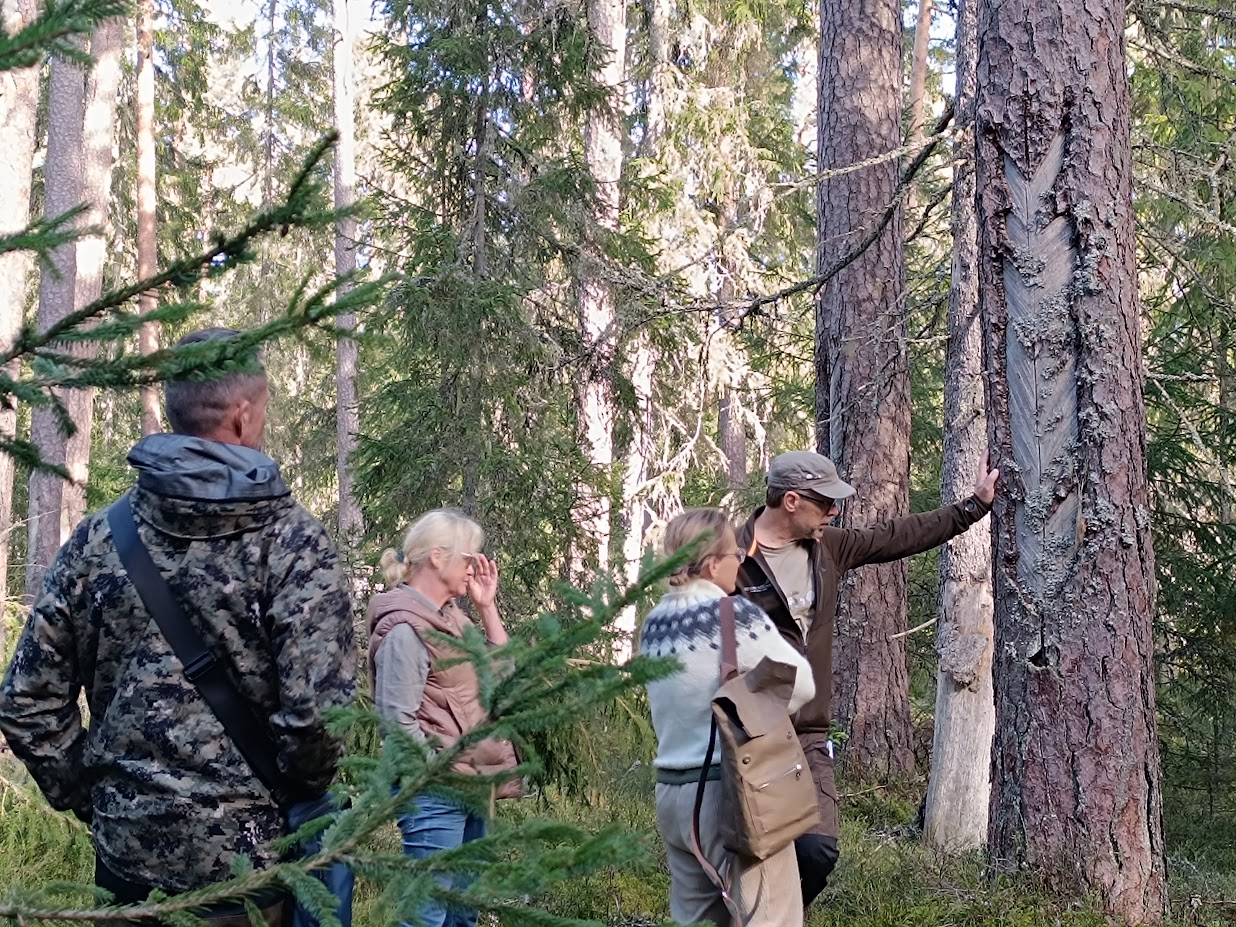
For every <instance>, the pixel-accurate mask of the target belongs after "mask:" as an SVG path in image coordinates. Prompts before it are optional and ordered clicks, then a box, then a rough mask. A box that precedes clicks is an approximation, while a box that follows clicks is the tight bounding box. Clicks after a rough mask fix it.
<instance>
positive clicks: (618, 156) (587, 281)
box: [575, 0, 635, 640]
mask: <svg viewBox="0 0 1236 927" xmlns="http://www.w3.org/2000/svg"><path fill="white" fill-rule="evenodd" d="M588 27H589V30H590V32H591V34H592V36H593V38H594V40H595V41H596V42H597V44H598V45H599V46H600V48H601V49H603V51H602V54H603V55H604V63H603V64H602V65H601V67H600V68H599V69H598V73H597V75H596V77H597V80H598V82H599V83H600V84H601V86H602V87H604V88H605V89H606V93H607V97H608V99H607V100H606V102H605V105H604V107H603V108H601V107H599V108H598V109H596V110H595V111H594V112H593V113H592V114H591V115H589V117H588V123H587V126H586V127H585V131H584V158H585V160H586V162H587V164H588V170H589V172H590V173H591V174H592V179H593V181H594V183H595V184H596V190H597V197H596V210H595V213H594V214H593V217H592V219H593V222H594V224H595V225H596V227H597V233H596V234H597V236H598V237H600V236H602V235H604V234H605V233H606V232H609V231H614V230H616V229H617V228H618V182H619V179H620V177H621V174H622V115H621V114H622V112H623V101H622V78H623V73H624V67H625V62H626V7H625V4H624V2H623V0H589V3H588ZM599 260H600V258H599V256H597V257H592V256H589V255H586V256H585V258H584V260H583V263H582V266H581V267H580V268H579V271H578V273H579V281H578V282H579V316H580V327H581V330H582V332H583V336H584V343H585V345H586V346H587V348H588V350H589V357H590V360H589V363H588V364H587V365H586V368H585V373H584V375H583V382H582V383H581V384H580V389H579V423H580V430H581V432H582V437H583V441H584V448H585V450H586V452H587V454H588V459H589V461H590V462H591V464H592V466H593V467H594V468H595V471H596V472H595V476H596V477H599V478H600V479H601V480H602V482H603V483H608V481H609V478H610V475H611V471H612V469H613V463H614V444H613V428H614V399H613V396H612V394H611V392H610V386H609V381H610V366H611V365H612V363H613V361H614V349H613V334H614V333H613V331H612V329H613V323H614V297H613V294H612V292H611V291H610V288H609V284H608V283H607V282H606V281H605V280H604V279H603V278H602V277H601V275H600V274H599V273H598V271H597V268H596V266H595V265H594V266H589V265H590V263H591V262H592V261H599ZM577 510H578V516H577V519H576V523H577V524H578V525H579V526H580V529H581V531H582V534H583V536H584V537H585V538H587V539H588V542H590V543H591V544H593V545H595V551H596V561H597V566H598V568H599V569H600V570H602V571H604V570H605V569H607V567H608V565H609V543H610V527H609V521H610V501H609V492H608V491H606V490H604V489H603V490H601V491H596V490H588V491H584V492H581V493H580V499H579V502H578V503H577ZM576 559H577V563H576V565H575V567H576V571H577V578H578V577H579V573H581V572H582V569H581V567H582V562H581V561H580V558H578V557H577V558H576ZM627 624H630V625H631V626H630V627H626V625H627ZM615 631H616V632H617V633H618V634H619V635H632V634H633V633H634V631H635V628H634V624H633V622H631V621H628V620H620V622H619V625H618V626H617V627H616V628H615ZM619 639H620V640H621V639H622V638H621V637H620V638H619Z"/></svg>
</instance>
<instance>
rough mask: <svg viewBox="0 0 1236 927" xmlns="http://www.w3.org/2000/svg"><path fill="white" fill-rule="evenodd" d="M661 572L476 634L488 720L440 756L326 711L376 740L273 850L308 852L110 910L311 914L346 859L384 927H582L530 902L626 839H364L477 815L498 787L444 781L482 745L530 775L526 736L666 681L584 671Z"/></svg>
mask: <svg viewBox="0 0 1236 927" xmlns="http://www.w3.org/2000/svg"><path fill="white" fill-rule="evenodd" d="M672 566H673V564H672V563H670V564H667V565H657V566H654V567H652V568H651V569H649V570H648V571H647V572H646V573H645V574H644V575H643V576H642V577H641V579H640V581H639V583H638V584H637V585H636V586H635V587H634V588H632V589H630V590H626V591H624V592H622V593H620V594H613V595H608V594H605V593H598V594H597V595H594V596H575V599H576V601H577V603H578V608H577V610H573V611H572V612H570V613H568V614H567V616H566V619H565V620H564V619H563V618H560V617H557V616H554V615H549V614H546V615H542V616H541V617H540V618H538V620H537V621H536V622H535V625H534V626H533V627H532V628H530V629H529V631H530V633H529V635H528V639H527V640H516V641H513V642H512V643H511V644H510V645H508V646H506V647H503V648H500V649H498V650H492V651H491V650H488V649H487V648H486V647H485V646H484V644H483V642H482V641H481V640H480V637H479V634H473V635H471V636H470V637H469V638H468V639H466V640H465V645H466V649H467V651H468V659H469V660H470V661H471V662H472V664H473V665H474V666H475V668H476V670H477V674H478V677H479V678H480V679H481V680H482V681H483V685H482V687H481V696H482V703H483V705H484V707H485V709H486V712H487V717H488V720H487V721H486V722H485V723H483V724H481V725H479V726H478V727H476V728H474V729H472V730H471V731H469V732H467V733H466V734H465V735H464V736H463V737H461V738H460V739H459V740H458V741H457V742H455V743H454V744H452V745H451V746H450V747H444V748H442V749H441V750H439V751H438V752H436V753H432V752H430V751H428V750H427V749H426V748H425V746H424V745H423V744H421V743H419V742H417V741H414V740H413V739H411V738H410V737H409V736H408V735H407V734H406V733H404V732H403V731H402V729H401V728H399V727H398V726H397V725H393V724H391V723H389V722H385V721H383V720H381V719H380V718H378V717H377V716H376V715H374V714H373V713H372V712H370V711H367V710H365V709H362V708H352V709H348V710H345V711H341V712H339V713H338V714H337V716H336V718H335V720H334V722H333V723H334V724H335V725H336V726H337V727H338V728H348V727H354V726H357V727H371V728H376V729H378V730H380V731H381V732H382V735H383V740H382V743H381V746H380V748H379V749H378V750H377V751H376V753H374V754H369V755H352V756H350V757H348V758H347V760H346V764H347V767H346V770H345V780H346V782H347V785H346V786H344V788H345V790H346V792H347V794H348V797H349V799H350V807H349V808H348V809H347V810H344V811H340V812H337V813H336V814H335V815H334V816H333V818H332V820H330V821H329V822H328V823H326V824H325V825H323V824H322V823H321V822H319V823H317V824H316V825H314V824H311V825H306V827H305V828H303V829H302V830H301V831H300V832H299V833H298V834H297V835H296V836H295V837H290V838H288V839H287V843H288V844H289V845H290V844H291V843H292V842H293V841H294V840H295V839H300V838H303V837H305V836H307V835H308V834H309V833H310V832H318V831H320V832H321V833H322V843H323V847H322V852H321V853H319V854H317V855H316V856H314V857H311V858H309V859H307V860H304V861H290V862H286V863H281V864H278V865H276V866H275V867H273V868H271V869H267V870H263V871H256V872H255V871H247V870H246V869H245V868H244V867H242V868H240V869H238V870H237V871H236V875H235V877H234V878H232V879H231V880H229V881H227V882H225V883H221V884H219V885H215V886H211V887H209V888H205V889H202V890H199V891H196V892H190V893H186V894H184V895H181V896H178V897H176V898H171V899H166V900H165V899H162V898H152V899H150V900H148V901H146V902H144V903H142V904H139V905H133V906H130V907H128V908H124V909H119V910H120V911H123V915H122V916H128V917H132V918H136V917H138V916H155V915H158V916H167V915H171V914H175V915H177V916H178V917H180V918H183V919H185V920H184V922H185V923H186V924H189V923H196V921H195V920H193V919H192V918H191V917H190V915H189V913H188V912H189V910H190V909H191V908H193V907H195V906H201V905H205V904H210V903H214V902H217V901H221V900H223V899H227V898H236V897H240V896H242V895H245V896H247V895H251V894H252V893H254V892H256V891H259V890H260V889H262V888H265V887H270V886H274V885H279V886H283V887H284V888H287V889H289V890H291V891H293V892H294V893H296V894H297V897H299V898H303V899H304V900H305V901H307V902H308V903H310V904H311V905H313V906H321V905H323V904H324V903H325V902H326V901H327V899H325V898H324V897H322V896H321V894H320V886H318V885H317V883H315V882H313V880H311V879H308V878H307V876H306V873H307V872H311V871H312V870H313V869H315V868H317V867H320V866H325V865H328V864H329V863H331V862H333V861H335V860H340V859H346V860H347V861H348V862H349V863H350V864H351V865H353V866H354V868H355V869H356V871H357V873H358V874H359V876H360V877H361V878H362V879H363V880H366V881H368V882H371V883H373V884H374V885H377V886H380V887H381V888H380V891H381V894H380V898H379V900H378V902H377V906H376V910H377V911H378V913H379V916H380V917H381V919H382V921H383V922H384V923H389V924H395V923H397V922H399V921H401V920H405V921H406V920H408V919H410V918H411V917H412V916H413V915H414V912H415V911H416V910H417V909H418V908H419V906H420V905H421V903H423V901H424V900H425V899H426V898H429V897H434V898H438V899H441V900H445V901H447V902H451V903H456V904H465V905H468V906H471V907H476V908H479V909H481V910H483V911H492V912H494V913H500V914H501V915H502V917H503V918H504V919H505V920H506V922H508V923H527V924H561V925H568V924H580V923H584V922H583V921H580V920H579V919H578V918H575V917H559V916H554V915H547V914H545V913H544V912H542V911H539V910H538V909H537V907H536V899H538V898H540V897H541V896H543V895H544V894H545V893H546V892H548V891H549V890H550V889H551V888H553V887H554V886H555V885H557V884H558V883H559V882H561V881H563V880H569V879H573V878H576V877H580V876H586V875H588V874H590V873H593V872H596V871H597V870H599V869H601V868H604V867H626V866H627V865H629V864H632V863H634V862H635V861H636V860H637V859H638V858H640V856H641V855H642V854H643V852H644V849H643V846H642V845H641V843H640V842H638V841H632V840H631V839H629V837H628V836H627V835H626V834H625V833H624V832H623V830H622V829H621V828H618V827H615V826H609V827H604V828H601V829H600V830H597V831H595V832H588V831H587V830H585V829H582V828H580V827H578V826H575V825H573V824H570V823H567V822H563V821H552V820H542V819H539V818H536V817H533V816H520V815H516V816H515V817H514V819H513V820H512V821H511V823H510V824H509V826H499V827H495V828H494V829H493V831H492V832H491V833H490V834H489V835H488V836H487V837H485V838H484V839H482V840H478V841H475V842H472V843H468V844H466V845H464V846H462V847H460V848H458V849H454V850H449V851H444V852H441V853H437V854H434V855H433V856H432V857H429V858H427V859H423V860H413V859H410V858H408V857H406V856H404V855H403V854H402V853H400V852H399V851H398V850H397V849H392V848H390V845H389V843H388V842H387V841H384V840H381V839H378V840H375V839H374V837H375V834H377V833H378V832H379V831H380V830H381V829H382V828H383V827H385V826H387V824H388V822H389V821H390V820H391V818H393V817H394V815H395V813H396V811H397V810H398V809H400V808H403V807H405V806H406V805H407V804H408V803H409V802H414V801H415V798H416V796H418V795H421V794H423V793H425V792H426V791H427V790H433V791H435V792H445V793H446V794H449V795H452V796H455V797H457V798H459V799H461V800H463V801H464V802H466V803H467V804H468V805H470V806H471V807H474V808H477V809H483V808H484V807H485V806H486V804H487V803H488V801H489V798H490V788H491V786H493V785H495V784H496V783H497V782H498V781H500V779H501V777H484V776H463V775H460V774H458V773H455V772H454V771H453V766H454V764H455V763H456V762H457V761H458V759H459V757H460V755H461V754H462V753H463V752H464V751H466V750H468V749H469V748H470V747H472V746H474V745H475V744H476V743H477V742H478V741H480V740H483V739H486V738H490V737H504V738H509V739H511V740H512V741H513V742H514V743H515V744H516V745H517V746H518V747H519V748H520V749H521V751H522V754H523V758H524V767H523V770H522V771H524V772H532V771H535V770H536V769H537V768H538V767H539V765H540V758H539V754H538V753H537V750H536V746H535V735H537V734H539V733H542V732H544V731H546V730H548V729H551V728H554V727H559V726H561V725H563V724H565V723H568V722H571V721H573V720H575V719H578V718H579V717H581V716H582V715H585V714H587V713H589V712H592V711H595V710H596V708H598V707H599V706H601V705H604V704H606V703H608V702H610V701H612V700H614V699H615V698H618V697H621V696H624V695H629V694H630V693H631V692H632V691H633V690H634V689H636V688H637V687H639V686H641V685H642V684H644V683H646V682H648V681H650V680H652V679H655V678H658V677H659V676H662V675H664V674H665V673H666V672H668V671H670V670H671V669H672V667H671V666H670V665H669V664H667V663H665V662H664V661H654V660H648V659H644V658H636V659H634V660H632V661H631V662H629V663H627V664H626V665H624V666H615V665H613V664H611V663H608V662H598V661H595V660H588V659H586V658H587V656H588V654H589V653H590V652H591V650H592V649H594V648H595V647H596V645H597V642H598V641H599V640H600V639H601V638H602V637H603V636H604V635H605V634H606V633H607V632H606V628H607V627H608V625H609V624H610V622H611V621H612V618H613V616H614V615H615V614H616V613H617V612H618V611H619V610H620V609H622V608H624V607H626V606H627V605H629V604H630V603H631V602H632V601H634V600H635V599H636V598H637V597H638V596H639V595H640V594H641V593H642V591H643V590H644V589H646V588H648V587H650V586H652V585H653V584H655V583H657V582H659V581H661V580H662V579H664V577H665V576H666V575H667V571H668V570H669V569H672ZM0 820H3V816H0ZM323 826H324V827H325V829H324V830H323ZM3 833H4V832H3V831H0V834H3ZM463 873H467V874H468V875H469V876H470V877H471V878H472V879H473V880H474V881H473V882H472V884H471V885H470V886H469V887H468V888H467V889H464V890H456V889H452V888H449V887H447V886H445V885H443V884H440V883H439V881H438V880H437V879H436V878H435V876H438V875H456V876H457V875H460V874H463ZM64 890H65V889H64V887H63V886H59V885H58V886H55V887H52V886H44V887H42V888H40V887H38V886H33V887H30V888H28V889H22V890H15V889H11V888H10V889H7V890H0V917H21V918H22V919H24V920H26V921H29V920H43V919H56V918H57V916H58V915H62V909H63V907H64V904H63V901H62V899H60V897H59V895H60V894H61V893H63V891H64ZM75 891H78V892H80V893H81V894H82V895H86V894H87V893H88V888H87V887H85V886H82V887H80V888H78V889H75ZM118 913H119V911H118ZM331 921H332V918H330V917H327V918H326V919H325V920H324V923H326V925H327V927H332V924H331Z"/></svg>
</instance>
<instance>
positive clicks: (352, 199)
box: [334, 0, 365, 552]
mask: <svg viewBox="0 0 1236 927" xmlns="http://www.w3.org/2000/svg"><path fill="white" fill-rule="evenodd" d="M334 2H335V56H334V76H335V128H336V129H337V130H338V132H339V141H338V143H337V144H336V145H335V208H336V209H348V208H350V207H351V206H353V205H354V204H355V203H356V111H355V106H356V96H355V83H356V78H355V67H354V65H353V60H352V58H353V56H352V51H353V42H354V41H355V39H356V32H355V28H354V26H353V22H352V15H351V13H352V11H351V10H350V9H349V5H348V0H334ZM355 270H356V219H355V218H354V217H352V216H343V217H341V218H340V219H339V220H338V221H337V222H336V223H335V275H336V276H337V277H343V276H346V275H348V274H351V273H353V272H354V271H355ZM351 289H352V285H351V284H342V285H340V287H339V289H338V290H337V291H336V292H337V294H338V297H339V298H342V297H344V296H346V295H347V294H348V293H349V292H350V291H351ZM337 324H338V326H339V329H340V330H341V331H343V332H350V331H351V330H352V329H353V328H354V327H355V325H356V315H355V313H351V312H348V313H342V314H340V315H339V317H338V319H337ZM356 362H357V350H356V342H355V341H353V340H352V339H351V338H349V337H347V336H346V335H344V336H340V337H339V338H338V340H337V341H336V342H335V383H336V389H337V392H336V396H335V427H336V434H337V451H336V453H337V460H336V464H337V466H338V469H339V535H340V538H341V539H342V541H343V545H344V548H345V550H347V551H349V552H351V551H353V549H354V547H355V544H356V542H357V540H358V539H359V538H360V536H361V534H362V533H364V530H365V525H364V520H363V518H362V516H361V509H360V504H359V503H358V502H357V500H356V494H355V493H354V492H353V490H352V462H351V457H352V454H353V452H354V451H355V450H356V436H357V434H358V433H359V432H360V409H359V404H358V399H357V395H356V372H357V371H356Z"/></svg>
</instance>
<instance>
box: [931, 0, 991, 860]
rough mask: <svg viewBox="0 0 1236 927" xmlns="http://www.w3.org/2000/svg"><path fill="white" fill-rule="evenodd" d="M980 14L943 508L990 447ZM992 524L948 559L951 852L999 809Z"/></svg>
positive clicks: (962, 139) (952, 325)
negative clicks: (983, 301) (977, 155)
mask: <svg viewBox="0 0 1236 927" xmlns="http://www.w3.org/2000/svg"><path fill="white" fill-rule="evenodd" d="M976 51H977V49H976V47H975V10H974V3H973V2H972V0H961V2H960V3H959V4H958V6H957V71H956V73H957V119H958V124H959V125H960V126H962V127H963V128H962V131H961V134H960V135H959V136H958V138H957V142H956V144H955V146H954V151H955V162H954V163H955V164H956V167H955V168H954V171H953V220H952V233H953V236H952V237H953V268H952V284H951V288H950V291H949V302H948V352H947V362H946V364H947V366H946V371H945V381H944V461H943V465H942V472H941V474H940V500H941V502H943V503H945V504H949V503H952V502H957V501H959V500H961V499H964V498H966V497H967V496H968V495H969V494H970V492H971V489H972V486H973V479H972V478H973V475H974V462H975V461H976V460H979V459H980V458H981V457H982V456H983V452H984V450H985V449H986V445H987V418H986V411H985V404H984V403H985V396H984V393H983V331H982V325H981V322H980V320H979V317H978V267H977V262H978V228H977V224H976V216H975V194H976V191H975V187H974V93H975V73H976V72H975V54H976ZM992 608H993V606H992V599H991V521H990V519H984V520H983V521H981V522H979V523H978V524H976V525H974V526H973V527H972V528H970V530H969V531H967V532H965V533H964V534H960V535H958V536H957V537H955V538H953V539H952V540H951V541H949V542H948V544H946V545H945V546H944V547H943V549H941V551H940V606H939V620H938V622H937V624H936V654H937V656H938V658H939V661H940V662H939V671H938V673H937V675H936V717H935V732H934V737H933V744H932V748H931V777H930V780H929V782H928V784H927V810H926V817H925V821H924V826H923V832H924V834H925V836H926V837H927V840H928V841H929V842H930V843H931V844H932V845H933V846H935V847H937V848H939V849H941V850H943V851H945V852H948V853H953V852H958V851H962V850H972V849H975V848H977V847H980V846H982V845H983V844H984V843H985V842H986V840H987V815H988V808H989V805H990V803H991V738H992V734H993V732H994V730H995V723H996V706H995V701H994V695H993V693H992V688H991V647H992V643H991V642H992V635H993V633H994V631H993V627H992Z"/></svg>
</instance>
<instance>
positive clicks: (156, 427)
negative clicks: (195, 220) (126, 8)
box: [136, 0, 163, 435]
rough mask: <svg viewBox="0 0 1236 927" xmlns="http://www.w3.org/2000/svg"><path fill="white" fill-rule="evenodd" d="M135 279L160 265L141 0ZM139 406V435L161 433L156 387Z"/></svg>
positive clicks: (148, 336) (148, 348) (148, 36)
mask: <svg viewBox="0 0 1236 927" xmlns="http://www.w3.org/2000/svg"><path fill="white" fill-rule="evenodd" d="M136 108H137V276H138V277H139V278H141V279H143V280H145V279H147V278H149V277H152V276H154V274H155V272H156V270H157V267H158V260H159V243H158V237H157V225H156V222H157V217H156V209H157V201H158V197H157V192H156V191H157V181H158V175H157V167H156V160H155V130H154V113H155V68H154V0H141V2H140V3H139V4H138V8H137V96H136ZM158 306H159V295H158V294H157V293H155V292H154V291H147V292H145V293H143V294H142V295H141V296H140V297H139V298H138V309H139V310H140V311H141V312H142V313H143V314H145V313H148V312H153V311H154V310H155V309H157V308H158ZM138 350H139V351H141V353H142V354H153V353H154V352H155V351H157V350H159V329H158V326H157V325H154V324H146V325H143V326H142V328H141V331H140V332H139V333H138ZM140 396H141V404H142V434H143V435H152V434H155V433H156V432H159V431H161V430H162V428H163V426H162V423H161V419H162V414H161V413H162V409H161V407H160V403H159V388H158V386H156V385H154V384H150V385H148V386H143V387H142V388H141V390H140Z"/></svg>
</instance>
